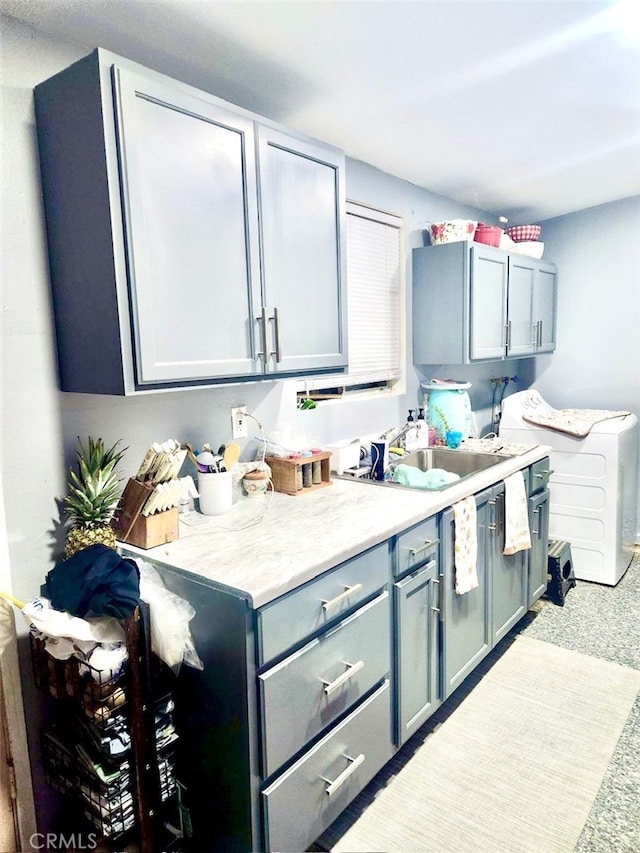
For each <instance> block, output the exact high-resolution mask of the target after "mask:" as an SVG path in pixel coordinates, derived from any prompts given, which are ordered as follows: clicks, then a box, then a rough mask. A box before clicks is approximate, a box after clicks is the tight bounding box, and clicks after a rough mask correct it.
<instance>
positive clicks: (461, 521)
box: [453, 497, 478, 595]
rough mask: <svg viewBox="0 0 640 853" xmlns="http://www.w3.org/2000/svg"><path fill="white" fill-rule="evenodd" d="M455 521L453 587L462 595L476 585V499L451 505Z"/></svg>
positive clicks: (469, 498) (470, 498) (472, 498)
mask: <svg viewBox="0 0 640 853" xmlns="http://www.w3.org/2000/svg"><path fill="white" fill-rule="evenodd" d="M453 518H454V523H455V537H454V538H455V549H454V550H455V570H456V583H455V589H456V592H457V593H458V595H464V593H465V592H470V591H471V590H472V589H475V588H476V587H477V586H478V569H477V565H478V526H477V522H476V501H475V498H474V497H468V498H465V499H464V500H462V501H458V503H455V504H454V505H453Z"/></svg>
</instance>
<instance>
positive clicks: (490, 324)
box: [469, 245, 509, 361]
mask: <svg viewBox="0 0 640 853" xmlns="http://www.w3.org/2000/svg"><path fill="white" fill-rule="evenodd" d="M508 275H509V264H508V258H507V255H506V254H505V253H504V252H501V251H500V250H499V249H491V248H490V247H480V246H477V245H474V246H473V247H472V248H471V288H470V326H471V328H470V344H469V357H470V360H471V361H483V360H486V359H492V360H495V359H502V358H504V354H505V342H506V322H507V321H506V316H507V281H508Z"/></svg>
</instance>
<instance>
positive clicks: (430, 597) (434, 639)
mask: <svg viewBox="0 0 640 853" xmlns="http://www.w3.org/2000/svg"><path fill="white" fill-rule="evenodd" d="M393 595H394V611H395V620H396V626H397V628H396V669H395V674H396V681H395V687H396V708H397V719H396V733H395V734H396V743H397V744H398V746H402V744H403V743H404V742H405V741H406V740H407V738H409V737H410V736H411V735H412V734H413V733H414V732H415V731H416V730H417V729H418V728H420V726H421V725H422V724H423V723H424V722H425V720H427V719H428V718H429V717H430V716H431V714H433V712H434V711H435V710H436V708H438V707H439V706H440V705H441V704H442V699H441V695H440V665H439V664H440V648H439V635H440V612H441V611H440V576H439V571H438V561H437V559H436V558H435V557H434V558H432V559H431V560H429V562H428V563H427V564H426V565H425V566H423V567H422V568H421V569H418V570H417V571H415V572H412V573H411V574H410V575H408V576H407V577H405V578H403V579H402V580H400V581H397V582H396V583H395V584H394V585H393Z"/></svg>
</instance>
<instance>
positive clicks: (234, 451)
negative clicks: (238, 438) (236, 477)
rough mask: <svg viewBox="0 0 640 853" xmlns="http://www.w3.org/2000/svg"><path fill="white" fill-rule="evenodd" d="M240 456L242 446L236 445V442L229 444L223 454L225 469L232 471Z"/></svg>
mask: <svg viewBox="0 0 640 853" xmlns="http://www.w3.org/2000/svg"><path fill="white" fill-rule="evenodd" d="M239 456H240V445H239V444H235V443H234V442H232V443H231V444H227V446H226V447H225V449H224V454H223V458H224V467H225V468H226V469H227V471H230V470H231V469H232V468H233V466H234V465H235V464H236V462H237V461H238V458H239Z"/></svg>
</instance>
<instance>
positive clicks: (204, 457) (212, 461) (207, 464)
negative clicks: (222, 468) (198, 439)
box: [196, 450, 218, 474]
mask: <svg viewBox="0 0 640 853" xmlns="http://www.w3.org/2000/svg"><path fill="white" fill-rule="evenodd" d="M196 463H197V465H198V471H200V473H201V474H215V472H216V471H217V470H218V466H217V465H216V457H215V456H214V455H213V453H212V452H211V451H210V450H203V451H202V453H198V455H197V456H196Z"/></svg>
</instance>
